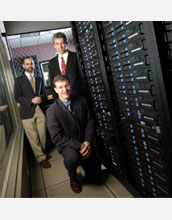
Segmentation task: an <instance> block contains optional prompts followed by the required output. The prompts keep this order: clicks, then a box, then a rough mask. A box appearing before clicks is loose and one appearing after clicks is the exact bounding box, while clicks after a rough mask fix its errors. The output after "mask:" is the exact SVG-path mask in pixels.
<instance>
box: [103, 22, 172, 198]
mask: <svg viewBox="0 0 172 220" xmlns="http://www.w3.org/2000/svg"><path fill="white" fill-rule="evenodd" d="M99 33H100V36H101V39H102V41H101V45H102V47H103V48H104V55H105V56H107V57H108V59H107V63H106V66H108V67H109V70H110V71H109V72H110V75H111V78H112V79H113V86H112V87H113V88H112V90H111V91H112V96H113V97H114V100H116V105H117V106H118V110H119V112H118V117H119V119H120V120H121V127H120V129H121V132H122V133H123V140H124V142H125V151H126V154H125V156H126V161H127V163H128V166H127V167H128V180H129V182H131V183H132V184H133V185H134V186H135V187H136V188H137V189H138V190H139V191H140V192H141V193H142V194H143V195H144V196H148V197H149V196H150V197H170V196H171V165H170V164H171V163H170V161H171V135H170V134H171V119H170V115H169V111H168V104H167V99H166V93H165V86H164V80H163V72H162V68H161V64H160V59H159V53H158V49H157V41H156V38H155V32H154V25H153V22H139V21H138V22H123V21H118V22H110V21H108V22H100V23H99ZM167 124H168V126H167Z"/></svg>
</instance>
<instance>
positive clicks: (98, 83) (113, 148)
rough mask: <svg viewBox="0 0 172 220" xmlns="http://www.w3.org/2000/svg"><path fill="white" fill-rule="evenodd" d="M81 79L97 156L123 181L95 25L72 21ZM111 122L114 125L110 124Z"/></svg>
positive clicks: (115, 128)
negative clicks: (91, 113)
mask: <svg viewBox="0 0 172 220" xmlns="http://www.w3.org/2000/svg"><path fill="white" fill-rule="evenodd" d="M72 29H73V35H74V40H75V43H76V47H77V51H78V54H79V61H80V63H81V66H82V72H83V73H84V74H83V78H84V79H85V82H86V83H85V85H86V88H87V89H88V93H89V94H90V95H89V97H90V99H91V103H92V109H93V111H94V116H95V119H96V120H95V122H96V128H97V138H96V140H97V146H98V153H99V156H100V158H101V160H102V162H103V163H104V165H105V166H107V167H109V168H110V169H111V170H113V172H115V173H116V175H119V176H120V175H122V176H123V178H125V174H126V171H125V165H124V161H123V155H122V149H121V143H120V139H119V134H118V129H117V126H116V125H117V123H116V117H115V114H114V112H113V106H112V100H111V96H110V90H109V84H108V81H107V73H106V69H105V66H104V61H103V56H102V52H101V47H100V42H99V37H98V32H97V28H96V23H95V22H72ZM112 121H113V122H114V123H112ZM114 134H116V135H114Z"/></svg>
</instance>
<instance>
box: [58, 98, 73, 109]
mask: <svg viewBox="0 0 172 220" xmlns="http://www.w3.org/2000/svg"><path fill="white" fill-rule="evenodd" d="M60 100H61V99H60ZM61 102H62V103H63V104H64V105H65V106H66V108H67V107H68V105H70V104H71V100H69V101H68V102H63V101H62V100H61Z"/></svg>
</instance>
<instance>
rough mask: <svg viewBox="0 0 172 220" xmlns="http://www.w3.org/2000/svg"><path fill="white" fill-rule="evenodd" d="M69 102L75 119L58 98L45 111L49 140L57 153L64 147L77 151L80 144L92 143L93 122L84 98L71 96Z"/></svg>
mask: <svg viewBox="0 0 172 220" xmlns="http://www.w3.org/2000/svg"><path fill="white" fill-rule="evenodd" d="M71 102H72V109H73V113H74V115H75V117H74V116H73V115H72V113H71V112H70V111H69V110H68V109H67V108H66V106H65V105H64V104H63V103H62V102H61V100H60V99H58V98H57V99H56V101H55V102H54V103H53V104H52V105H51V106H50V107H49V108H48V109H47V111H46V116H47V126H48V130H49V133H50V136H51V140H52V142H53V143H54V144H55V145H56V146H57V148H58V150H59V152H61V151H62V150H63V149H64V148H66V147H71V148H74V149H76V150H79V149H80V148H81V143H82V142H84V141H89V142H90V143H92V141H93V136H94V122H93V119H92V117H91V113H90V109H89V108H88V105H87V102H86V99H85V97H82V96H80V97H74V96H71Z"/></svg>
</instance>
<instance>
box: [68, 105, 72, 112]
mask: <svg viewBox="0 0 172 220" xmlns="http://www.w3.org/2000/svg"><path fill="white" fill-rule="evenodd" d="M67 109H68V110H69V111H70V112H72V108H71V104H68V105H67Z"/></svg>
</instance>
